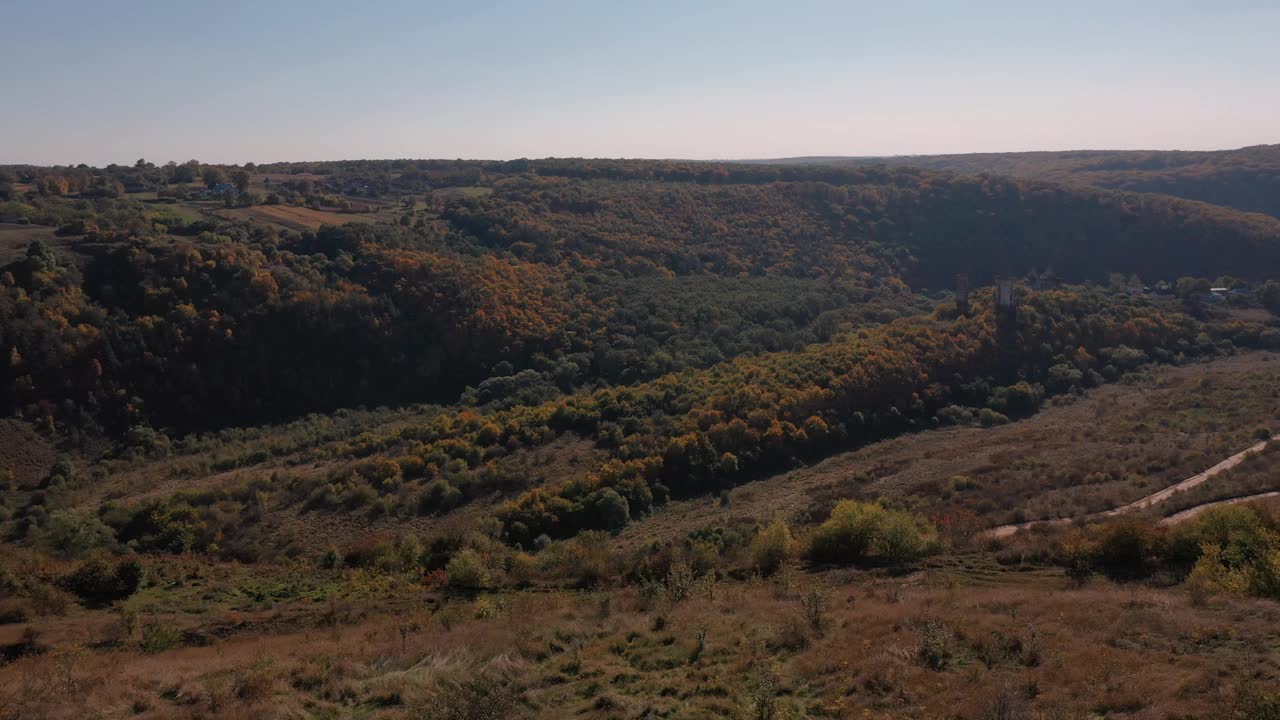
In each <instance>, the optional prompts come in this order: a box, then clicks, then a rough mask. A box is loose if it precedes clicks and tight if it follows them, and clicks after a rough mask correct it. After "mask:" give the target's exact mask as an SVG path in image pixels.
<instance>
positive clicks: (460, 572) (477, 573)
mask: <svg viewBox="0 0 1280 720" xmlns="http://www.w3.org/2000/svg"><path fill="white" fill-rule="evenodd" d="M445 574H446V575H447V576H448V578H449V587H451V588H456V589H458V590H468V591H470V590H480V589H482V588H484V587H485V586H486V585H488V584H489V568H488V567H487V566H486V565H485V562H484V558H483V557H481V555H480V553H478V552H476V551H475V550H473V549H471V548H463V549H462V550H459V551H458V552H457V553H456V554H455V555H454V556H453V557H452V558H450V559H449V564H448V565H446V566H445Z"/></svg>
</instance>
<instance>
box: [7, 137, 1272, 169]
mask: <svg viewBox="0 0 1280 720" xmlns="http://www.w3.org/2000/svg"><path fill="white" fill-rule="evenodd" d="M1277 145H1280V138H1277V139H1276V141H1275V142H1260V143H1253V144H1250V145H1233V146H1227V147H1209V148H1203V147H1163V148H1160V147H1064V148H1035V149H1025V148H1024V149H1019V150H961V151H952V152H936V153H911V152H905V153H849V154H843V153H822V152H815V153H809V154H802V155H754V156H742V157H710V158H699V157H676V156H670V157H645V156H638V155H637V156H625V155H557V154H550V155H521V156H513V157H477V156H472V157H461V156H448V155H436V156H431V155H421V156H411V155H403V156H398V157H392V156H385V157H330V158H311V159H305V160H297V159H291V160H263V161H258V160H244V161H242V162H233V161H222V160H201V159H200V158H199V157H198V155H197V156H193V157H189V158H187V159H186V160H174V159H172V158H171V159H167V160H165V161H163V162H155V161H152V160H148V162H152V163H154V164H155V165H157V166H163V165H167V164H168V163H170V162H174V163H178V164H181V163H184V162H190V161H191V160H196V161H197V162H199V163H200V164H202V165H244V164H246V163H253V164H255V165H287V164H300V163H317V162H321V163H323V162H394V161H423V160H426V161H462V162H517V161H521V160H525V161H536V160H630V161H637V160H645V161H650V162H700V163H744V162H761V161H775V162H776V161H783V160H806V159H812V158H832V159H842V160H861V159H867V160H874V159H879V158H913V157H919V158H925V157H948V156H959V155H1024V154H1028V153H1105V152H1188V153H1192V152H1200V153H1203V152H1232V151H1237V150H1248V149H1251V148H1260V147H1273V146H1277ZM139 159H142V160H147V157H146V154H145V153H144V154H141V155H139V156H138V157H136V158H134V159H133V160H130V161H127V162H109V163H105V164H102V165H96V164H92V163H87V162H76V163H57V162H54V163H49V162H27V161H16V162H11V161H0V166H7V167H15V166H23V165H28V166H32V167H71V168H74V167H79V166H80V165H85V166H88V167H92V168H105V167H109V166H111V165H117V166H131V165H133V164H134V163H136V162H137V161H138V160H139Z"/></svg>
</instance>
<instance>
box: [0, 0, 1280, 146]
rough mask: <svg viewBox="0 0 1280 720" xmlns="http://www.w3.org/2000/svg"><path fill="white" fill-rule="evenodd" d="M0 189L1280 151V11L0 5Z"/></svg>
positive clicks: (741, 4) (743, 3) (15, 1)
mask: <svg viewBox="0 0 1280 720" xmlns="http://www.w3.org/2000/svg"><path fill="white" fill-rule="evenodd" d="M0 18H3V25H4V28H3V29H0V38H3V43H0V47H3V48H4V50H3V52H4V55H5V62H4V65H3V69H0V163H17V162H31V163H78V162H87V163H90V164H105V163H109V162H118V163H131V162H133V161H134V160H136V159H137V158H139V157H145V158H147V159H148V160H152V161H155V162H164V161H167V160H177V161H183V160H187V159H190V158H196V159H199V160H202V161H205V162H236V163H240V162H246V161H250V160H252V161H255V162H265V161H273V160H313V159H315V160H318V159H341V158H396V157H448V158H453V157H467V158H516V157H544V156H551V155H555V156H587V157H681V158H745V157H777V156H790V155H872V154H905V153H938V152H971V151H1000V150H1029V149H1071V148H1186V149H1210V148H1226V147H1236V146H1241V145H1250V144H1259V143H1275V142H1280V41H1278V40H1277V38H1278V37H1280V2H1278V1H1277V0H1255V1H1254V2H1241V1H1238V0H1217V1H1216V2H1215V1H1210V0H1203V1H1201V2H1187V1H1185V0H1163V1H1162V2H1150V1H1147V0H1142V1H1136V0H1110V1H1109V2H1093V1H1091V0H1085V1H1081V2H1067V1H1058V2H1047V1H1046V2H1041V1H1039V0H1021V1H1018V2H1012V1H1010V2H983V1H982V0H972V1H971V2H959V1H957V0H933V1H923V0H921V1H913V0H892V1H888V2H886V1H884V0H881V1H878V2H857V1H848V2H805V1H803V0H788V1H787V2H773V3H763V2H753V1H752V0H737V1H736V2H710V1H706V2H699V1H698V0H685V1H683V2H667V1H665V0H652V1H649V2H640V1H638V0H637V1H633V2H625V3H623V2H614V1H612V0H594V1H591V2H498V1H486V0H476V1H474V2H407V1H406V2H380V1H368V2H359V3H357V2H350V3H342V2H333V1H331V0H310V1H308V2H273V1H272V0H257V1H256V2H240V1H238V0H229V1H225V2H216V3H214V2H208V3H205V2H187V1H181V2H175V1H173V0H167V1H165V2H131V1H129V0H120V2H101V0H93V1H92V2H90V1H85V0H80V1H75V2H70V1H62V2H59V1H58V0H44V1H42V2H29V1H27V0H0Z"/></svg>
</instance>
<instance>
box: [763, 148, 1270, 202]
mask: <svg viewBox="0 0 1280 720" xmlns="http://www.w3.org/2000/svg"><path fill="white" fill-rule="evenodd" d="M760 162H762V163H765V164H773V163H780V164H787V165H835V166H861V165H887V166H891V167H899V166H901V167H917V168H925V169H928V170H941V171H950V172H958V173H966V174H972V175H977V174H982V173H994V174H997V175H1009V176H1013V177H1020V178H1027V179H1032V180H1045V181H1049V182H1056V183H1068V184H1078V185H1092V186H1094V187H1100V188H1108V189H1112V190H1127V191H1132V192H1148V193H1162V194H1165V195H1173V196H1176V197H1182V198H1187V199H1190V200H1200V201H1203V202H1208V203H1213V204H1215V205H1224V206H1226V207H1233V208H1236V209H1239V210H1245V211H1248V212H1260V213H1266V214H1268V215H1273V216H1277V217H1280V145H1256V146H1253V147H1246V148H1240V149H1238V150H1216V151H1199V152H1197V151H1183V150H1078V151H1070V152H1014V153H969V154H964V155H902V156H893V157H868V158H859V157H807V158H787V159H784V160H769V161H760Z"/></svg>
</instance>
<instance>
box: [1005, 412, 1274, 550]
mask: <svg viewBox="0 0 1280 720" xmlns="http://www.w3.org/2000/svg"><path fill="white" fill-rule="evenodd" d="M1277 438H1280V435H1277V436H1276V437H1273V438H1271V440H1276V439H1277ZM1271 440H1262V441H1260V442H1258V443H1256V444H1254V445H1251V446H1249V447H1247V448H1245V449H1244V450H1241V451H1240V452H1238V453H1236V454H1235V455H1232V456H1231V457H1229V458H1227V459H1226V460H1223V461H1222V462H1220V463H1218V464H1217V465H1214V466H1213V467H1211V468H1209V469H1208V470H1205V471H1204V472H1201V473H1197V474H1195V475H1192V476H1191V477H1189V478H1187V479H1185V480H1182V481H1180V482H1177V483H1174V484H1173V485H1170V486H1169V487H1167V488H1165V489H1163V490H1161V491H1159V492H1154V493H1151V494H1150V495H1148V496H1146V497H1144V498H1142V499H1140V500H1134V501H1133V502H1131V503H1129V504H1128V505H1121V506H1120V507H1118V508H1114V509H1112V510H1107V511H1106V512H1100V513H1095V514H1093V515H1087V516H1086V517H1091V518H1107V517H1114V516H1116V515H1123V514H1125V513H1131V512H1134V511H1137V510H1145V509H1146V508H1149V507H1151V506H1152V505H1156V504H1158V503H1162V502H1164V501H1165V500H1168V499H1169V498H1171V497H1173V496H1174V495H1175V494H1177V493H1180V492H1182V491H1184V490H1190V489H1191V488H1193V487H1195V486H1197V485H1200V484H1202V483H1204V482H1205V481H1206V480H1208V479H1210V478H1212V477H1213V476H1215V475H1217V474H1219V473H1223V472H1226V471H1227V470H1230V469H1231V468H1233V467H1235V466H1236V465H1239V464H1240V463H1241V462H1242V461H1243V460H1244V459H1245V458H1246V457H1248V456H1250V455H1252V454H1253V453H1256V452H1260V451H1261V450H1262V449H1263V448H1265V447H1266V446H1267V443H1268V442H1271ZM1276 496H1280V491H1277V492H1270V493H1259V494H1257V495H1248V496H1246V497H1239V498H1231V499H1229V500H1215V501H1213V502H1207V503H1204V504H1202V505H1196V506H1195V507H1191V508H1187V509H1186V510H1183V511H1181V512H1178V513H1175V514H1173V515H1170V516H1169V517H1167V518H1164V519H1163V520H1161V521H1160V522H1161V523H1162V524H1165V525H1171V524H1173V523H1177V522H1181V521H1183V520H1187V519H1190V518H1193V517H1195V516H1196V515H1199V514H1200V513H1202V512H1204V511H1205V510H1207V509H1209V508H1211V507H1214V506H1216V505H1231V504H1233V503H1239V502H1246V501H1249V500H1260V499H1262V498H1266V497H1276ZM1073 522H1075V518H1058V519H1056V520H1032V521H1030V522H1024V523H1015V524H1013V525H1001V526H999V527H994V528H991V529H990V530H988V531H987V536H988V537H992V538H1003V537H1009V536H1010V535H1013V534H1014V533H1016V532H1019V531H1021V530H1027V529H1030V528H1033V527H1040V526H1053V525H1068V524H1070V523H1073Z"/></svg>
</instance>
